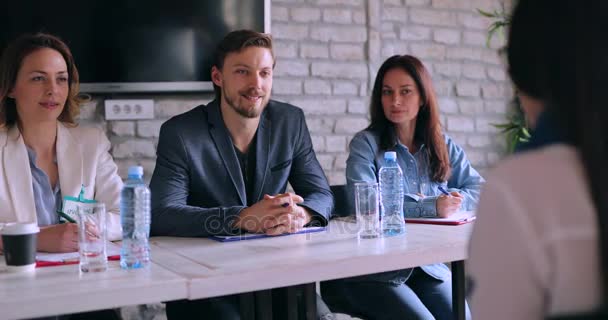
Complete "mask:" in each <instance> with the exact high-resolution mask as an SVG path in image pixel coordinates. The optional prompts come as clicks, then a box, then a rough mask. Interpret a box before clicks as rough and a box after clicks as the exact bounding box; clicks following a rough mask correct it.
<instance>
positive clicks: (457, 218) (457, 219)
mask: <svg viewBox="0 0 608 320" xmlns="http://www.w3.org/2000/svg"><path fill="white" fill-rule="evenodd" d="M476 218H477V216H476V215H475V212H474V211H459V212H456V213H454V214H452V215H451V216H449V217H447V218H405V222H406V223H422V224H439V225H448V226H457V225H461V224H465V223H469V222H473V221H475V219H476Z"/></svg>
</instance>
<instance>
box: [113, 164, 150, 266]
mask: <svg viewBox="0 0 608 320" xmlns="http://www.w3.org/2000/svg"><path fill="white" fill-rule="evenodd" d="M143 175H144V169H143V168H142V167H140V166H133V167H129V177H128V178H127V181H126V182H125V185H124V187H123V189H122V193H121V199H120V219H121V223H122V249H121V252H120V266H121V267H122V268H123V269H138V268H144V267H146V266H148V265H149V264H150V244H149V242H148V239H149V238H150V189H148V186H146V183H145V182H144V180H143Z"/></svg>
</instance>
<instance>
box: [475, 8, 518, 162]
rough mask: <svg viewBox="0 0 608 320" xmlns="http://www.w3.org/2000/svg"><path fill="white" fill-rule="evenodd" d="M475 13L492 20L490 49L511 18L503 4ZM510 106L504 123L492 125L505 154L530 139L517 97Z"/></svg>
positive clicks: (488, 43)
mask: <svg viewBox="0 0 608 320" xmlns="http://www.w3.org/2000/svg"><path fill="white" fill-rule="evenodd" d="M477 12H478V13H479V14H480V15H482V16H484V17H487V18H490V19H492V20H493V22H492V23H491V24H490V26H489V27H488V36H487V39H486V46H488V47H490V43H491V41H492V38H493V37H494V36H496V35H498V36H500V37H502V38H503V39H504V37H505V33H506V27H508V26H509V24H510V23H511V17H510V15H509V14H508V13H507V10H506V9H505V6H504V3H503V4H502V6H501V9H500V10H494V11H492V12H489V11H484V10H481V9H477ZM505 50H506V48H505V47H504V46H503V47H501V48H500V49H498V52H499V54H504V52H505ZM511 105H512V107H511V111H510V112H509V113H508V114H507V119H506V121H505V122H503V123H498V124H493V125H494V127H496V128H498V129H500V132H501V133H502V134H504V135H505V139H506V146H507V153H513V152H514V151H515V149H516V148H517V145H518V144H521V143H526V142H528V140H529V139H530V132H529V131H528V127H527V125H526V120H525V117H524V113H523V111H522V109H521V105H520V103H519V99H518V98H517V95H515V97H514V98H513V101H512V103H511Z"/></svg>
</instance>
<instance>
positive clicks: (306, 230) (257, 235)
mask: <svg viewBox="0 0 608 320" xmlns="http://www.w3.org/2000/svg"><path fill="white" fill-rule="evenodd" d="M326 229H327V228H326V227H308V228H304V229H302V230H300V231H298V232H294V233H284V234H280V235H278V236H267V235H265V234H260V233H243V234H238V235H234V236H210V237H209V239H211V240H215V241H219V242H234V241H241V240H253V239H262V238H275V237H283V236H290V235H292V234H301V233H312V232H321V231H325V230H326Z"/></svg>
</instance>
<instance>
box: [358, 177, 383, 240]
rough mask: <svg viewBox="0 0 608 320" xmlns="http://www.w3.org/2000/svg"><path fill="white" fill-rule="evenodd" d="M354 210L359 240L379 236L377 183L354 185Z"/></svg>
mask: <svg viewBox="0 0 608 320" xmlns="http://www.w3.org/2000/svg"><path fill="white" fill-rule="evenodd" d="M355 208H356V213H357V226H358V228H359V238H361V239H372V238H377V237H378V236H380V194H379V192H378V184H377V183H370V182H360V183H355Z"/></svg>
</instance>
